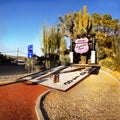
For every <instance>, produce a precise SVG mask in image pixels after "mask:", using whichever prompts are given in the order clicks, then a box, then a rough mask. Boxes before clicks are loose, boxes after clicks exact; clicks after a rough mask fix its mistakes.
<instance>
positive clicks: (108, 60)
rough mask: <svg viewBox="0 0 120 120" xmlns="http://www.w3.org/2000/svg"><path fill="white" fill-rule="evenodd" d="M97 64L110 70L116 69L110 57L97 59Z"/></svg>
mask: <svg viewBox="0 0 120 120" xmlns="http://www.w3.org/2000/svg"><path fill="white" fill-rule="evenodd" d="M99 64H100V65H102V66H104V67H107V68H109V69H111V70H116V66H115V62H114V60H113V59H112V58H106V59H103V60H100V61H99Z"/></svg>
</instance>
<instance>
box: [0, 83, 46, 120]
mask: <svg viewBox="0 0 120 120" xmlns="http://www.w3.org/2000/svg"><path fill="white" fill-rule="evenodd" d="M46 90H48V88H47V87H44V86H41V85H31V84H28V83H26V82H23V83H16V84H9V85H5V86H0V120H37V117H36V113H35V102H36V100H37V98H38V96H39V95H40V94H42V93H43V92H45V91H46Z"/></svg>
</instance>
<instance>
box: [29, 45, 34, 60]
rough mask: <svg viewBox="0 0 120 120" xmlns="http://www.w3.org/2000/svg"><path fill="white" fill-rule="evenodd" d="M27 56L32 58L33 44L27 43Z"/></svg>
mask: <svg viewBox="0 0 120 120" xmlns="http://www.w3.org/2000/svg"><path fill="white" fill-rule="evenodd" d="M28 58H33V45H28Z"/></svg>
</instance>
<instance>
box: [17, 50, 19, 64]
mask: <svg viewBox="0 0 120 120" xmlns="http://www.w3.org/2000/svg"><path fill="white" fill-rule="evenodd" d="M18 55H19V48H17V63H18Z"/></svg>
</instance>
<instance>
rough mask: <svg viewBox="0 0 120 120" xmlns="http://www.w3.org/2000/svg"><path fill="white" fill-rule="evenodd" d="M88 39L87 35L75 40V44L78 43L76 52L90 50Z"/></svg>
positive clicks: (81, 52)
mask: <svg viewBox="0 0 120 120" xmlns="http://www.w3.org/2000/svg"><path fill="white" fill-rule="evenodd" d="M88 41H89V40H88V38H86V37H84V38H80V39H77V40H76V41H75V44H76V45H75V52H76V53H80V54H83V53H86V52H88V50H89V46H88Z"/></svg>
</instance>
